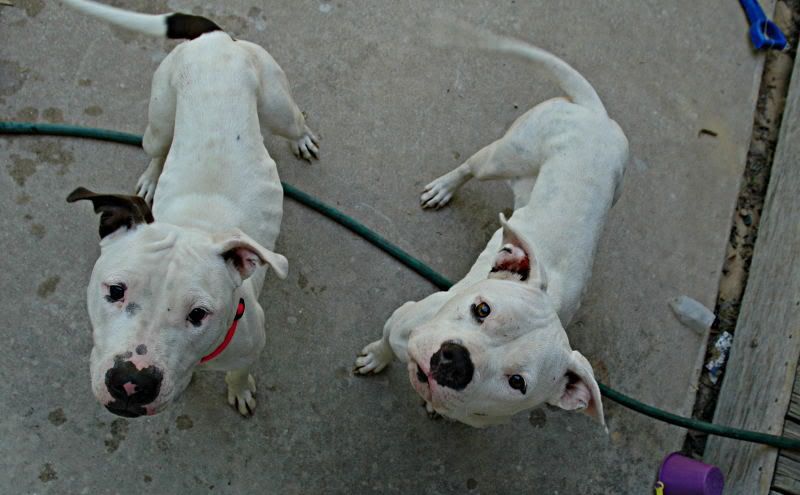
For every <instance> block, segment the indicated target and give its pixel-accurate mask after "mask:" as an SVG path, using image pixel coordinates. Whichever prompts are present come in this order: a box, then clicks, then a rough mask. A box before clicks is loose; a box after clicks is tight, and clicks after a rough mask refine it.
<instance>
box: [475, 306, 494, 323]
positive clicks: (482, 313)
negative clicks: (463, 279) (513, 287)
mask: <svg viewBox="0 0 800 495" xmlns="http://www.w3.org/2000/svg"><path fill="white" fill-rule="evenodd" d="M491 312H492V308H490V307H489V305H488V304H486V303H485V302H482V303H479V304H473V305H472V314H473V315H475V318H477V319H478V320H483V319H484V318H486V317H487V316H489V314H490V313H491Z"/></svg>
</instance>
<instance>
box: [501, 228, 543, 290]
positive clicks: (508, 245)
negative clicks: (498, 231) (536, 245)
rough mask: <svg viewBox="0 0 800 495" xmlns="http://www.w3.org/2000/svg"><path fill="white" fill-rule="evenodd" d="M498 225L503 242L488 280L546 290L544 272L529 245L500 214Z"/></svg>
mask: <svg viewBox="0 0 800 495" xmlns="http://www.w3.org/2000/svg"><path fill="white" fill-rule="evenodd" d="M500 223H501V224H502V226H503V241H502V243H501V246H500V251H499V252H498V253H497V255H496V256H495V258H494V264H493V265H492V270H491V273H489V278H499V279H507V280H519V281H520V282H526V283H532V284H537V285H539V286H541V288H542V289H543V290H544V289H546V288H547V281H546V278H545V275H544V270H543V269H542V267H541V266H540V265H539V262H538V261H537V260H536V256H535V255H534V253H533V248H532V247H531V245H530V243H529V242H528V241H527V240H525V238H524V237H522V236H521V235H520V234H519V233H518V232H517V231H516V229H514V227H512V226H511V225H510V224H509V223H508V221H507V220H506V217H505V215H503V214H502V213H501V214H500Z"/></svg>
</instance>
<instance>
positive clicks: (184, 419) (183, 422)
mask: <svg viewBox="0 0 800 495" xmlns="http://www.w3.org/2000/svg"><path fill="white" fill-rule="evenodd" d="M175 426H177V427H178V429H179V430H190V429H192V427H193V426H194V422H193V421H192V418H190V417H189V416H188V415H187V414H184V415H182V416H178V417H177V418H175Z"/></svg>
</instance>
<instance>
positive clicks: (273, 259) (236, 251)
mask: <svg viewBox="0 0 800 495" xmlns="http://www.w3.org/2000/svg"><path fill="white" fill-rule="evenodd" d="M220 238H221V240H220V242H219V247H218V250H219V251H218V252H219V253H220V255H221V256H222V257H223V258H224V259H225V262H226V263H228V265H229V266H230V267H231V268H232V269H234V270H236V271H237V272H238V273H239V275H240V276H241V277H242V280H246V279H247V278H248V277H249V276H250V275H252V274H253V272H255V271H256V269H257V268H258V267H260V266H263V265H265V264H267V265H269V266H270V267H272V269H273V270H274V271H275V274H276V275H277V276H278V278H280V279H285V278H286V276H287V274H288V271H289V262H288V261H287V260H286V258H285V257H283V256H282V255H280V254H278V253H274V252H272V251H270V250H269V249H267V248H265V247H264V246H262V245H260V244H259V243H257V242H256V241H255V240H253V239H252V238H250V237H249V236H248V235H247V234H244V233H243V232H241V231H235V232H232V233H230V234H227V235H223V236H220Z"/></svg>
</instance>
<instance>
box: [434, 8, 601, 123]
mask: <svg viewBox="0 0 800 495" xmlns="http://www.w3.org/2000/svg"><path fill="white" fill-rule="evenodd" d="M433 42H434V43H435V44H437V45H440V46H467V47H473V48H479V49H482V50H489V51H495V52H502V53H508V54H511V55H516V56H518V57H522V58H524V59H526V60H530V61H532V62H534V63H536V64H538V65H540V66H542V67H544V68H545V69H546V70H547V73H548V74H549V75H550V76H551V77H552V78H553V79H554V81H555V82H556V83H557V84H558V85H559V87H561V89H562V90H563V91H564V92H565V93H567V96H569V98H570V99H571V100H572V102H573V103H575V104H577V105H581V106H583V107H586V108H589V109H591V110H594V111H597V112H602V113H603V114H605V113H606V109H605V107H604V106H603V102H602V101H601V100H600V97H599V96H598V95H597V92H596V91H595V90H594V88H593V87H592V85H591V84H589V81H587V80H586V79H585V78H584V77H583V76H582V75H581V74H580V72H578V71H577V70H575V69H573V68H572V67H571V66H570V65H569V64H568V63H566V62H564V61H563V60H561V59H560V58H558V57H556V56H555V55H553V54H552V53H550V52H547V51H545V50H542V49H541V48H538V47H535V46H533V45H530V44H528V43H526V42H524V41H521V40H517V39H513V38H506V37H504V36H498V35H496V34H494V33H491V32H489V31H485V30H482V29H479V28H477V27H474V26H471V25H469V24H467V23H465V22H462V21H457V20H454V19H452V18H445V17H443V16H442V15H436V16H433Z"/></svg>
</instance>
